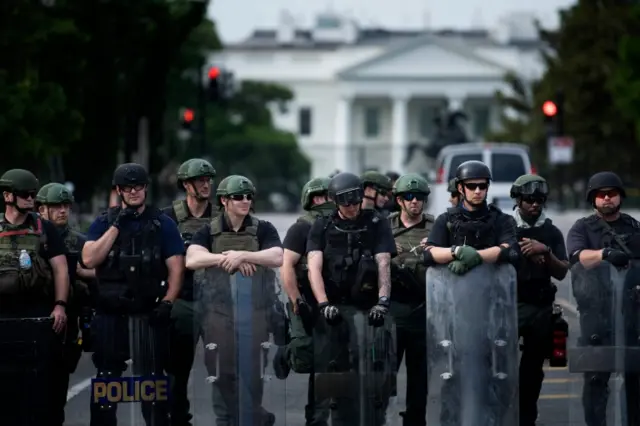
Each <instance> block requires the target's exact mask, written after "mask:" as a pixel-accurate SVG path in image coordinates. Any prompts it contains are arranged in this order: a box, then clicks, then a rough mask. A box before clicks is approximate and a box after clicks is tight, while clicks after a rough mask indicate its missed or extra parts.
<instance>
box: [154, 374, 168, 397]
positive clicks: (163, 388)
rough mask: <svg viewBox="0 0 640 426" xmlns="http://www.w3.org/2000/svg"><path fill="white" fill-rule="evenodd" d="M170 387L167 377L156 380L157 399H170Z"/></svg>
mask: <svg viewBox="0 0 640 426" xmlns="http://www.w3.org/2000/svg"><path fill="white" fill-rule="evenodd" d="M168 387H169V383H168V382H167V380H165V379H160V380H157V381H156V396H157V401H167V400H168V399H169V397H168V395H167V388H168Z"/></svg>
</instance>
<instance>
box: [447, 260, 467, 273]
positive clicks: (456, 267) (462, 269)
mask: <svg viewBox="0 0 640 426" xmlns="http://www.w3.org/2000/svg"><path fill="white" fill-rule="evenodd" d="M447 268H449V270H450V271H451V272H453V273H454V274H456V275H464V274H466V273H467V272H469V268H467V265H465V264H464V263H462V261H461V260H453V261H451V262H449V264H448V265H447Z"/></svg>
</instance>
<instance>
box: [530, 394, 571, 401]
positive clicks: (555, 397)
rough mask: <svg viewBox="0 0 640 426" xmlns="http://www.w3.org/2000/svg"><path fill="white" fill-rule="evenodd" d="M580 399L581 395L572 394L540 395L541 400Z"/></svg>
mask: <svg viewBox="0 0 640 426" xmlns="http://www.w3.org/2000/svg"><path fill="white" fill-rule="evenodd" d="M576 398H580V395H576V394H571V393H554V394H549V395H540V398H539V399H552V400H553V399H576Z"/></svg>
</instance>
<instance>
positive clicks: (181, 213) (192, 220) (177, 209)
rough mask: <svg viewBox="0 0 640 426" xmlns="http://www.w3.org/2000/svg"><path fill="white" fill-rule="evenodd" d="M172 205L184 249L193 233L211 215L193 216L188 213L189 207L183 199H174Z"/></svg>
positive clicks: (208, 219)
mask: <svg viewBox="0 0 640 426" xmlns="http://www.w3.org/2000/svg"><path fill="white" fill-rule="evenodd" d="M172 207H173V212H174V214H175V215H176V219H177V220H178V229H179V230H180V235H181V236H182V240H183V241H184V246H185V249H186V248H187V247H188V246H189V244H190V243H191V239H192V238H193V235H194V234H195V233H196V232H198V230H199V229H200V228H202V227H203V226H204V225H206V224H207V223H209V222H210V221H211V217H209V216H202V217H193V216H192V215H190V214H189V207H188V206H187V202H186V201H184V200H177V201H174V202H173V205H172ZM211 211H212V212H213V207H212V208H211Z"/></svg>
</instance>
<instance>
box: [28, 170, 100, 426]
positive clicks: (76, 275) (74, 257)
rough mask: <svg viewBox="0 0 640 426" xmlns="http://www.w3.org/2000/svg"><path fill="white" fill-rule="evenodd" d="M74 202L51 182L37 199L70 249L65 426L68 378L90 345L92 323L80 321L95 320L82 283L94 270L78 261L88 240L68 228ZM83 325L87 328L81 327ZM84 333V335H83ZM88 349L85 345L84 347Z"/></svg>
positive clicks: (63, 381)
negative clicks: (83, 350)
mask: <svg viewBox="0 0 640 426" xmlns="http://www.w3.org/2000/svg"><path fill="white" fill-rule="evenodd" d="M73 202H74V199H73V194H72V193H71V191H69V189H68V188H67V187H66V186H64V185H63V184H61V183H48V184H46V185H44V186H43V187H42V188H40V191H38V195H37V196H36V204H37V206H38V212H39V213H40V216H41V217H42V218H43V219H45V220H48V221H50V222H52V223H53V224H54V225H55V226H56V228H57V230H58V232H59V233H60V236H61V237H62V240H63V241H64V244H65V247H66V248H67V265H68V267H69V280H70V288H71V294H70V297H69V301H68V302H69V303H68V306H67V317H68V321H67V330H66V333H65V334H66V339H65V342H64V365H65V366H66V368H59V369H58V373H59V375H60V377H59V380H60V388H59V392H58V393H57V394H56V395H54V397H56V398H59V410H58V413H59V423H58V425H60V426H62V424H64V407H65V405H66V402H67V388H68V387H69V376H70V374H72V373H73V372H75V371H76V368H77V366H78V362H79V360H80V356H81V355H82V348H83V345H84V342H85V341H86V342H90V329H89V328H88V326H89V325H90V323H89V324H85V323H83V324H81V322H80V319H81V318H83V319H85V321H86V319H87V318H92V316H93V315H92V307H91V299H90V296H89V285H88V284H87V283H86V282H83V281H81V280H86V281H91V280H93V279H94V278H95V271H94V270H93V269H85V268H83V267H82V266H81V265H80V264H79V262H78V260H79V254H80V252H81V251H82V246H83V245H84V243H85V241H86V237H85V236H84V235H83V234H82V233H80V232H78V231H76V230H74V229H71V227H70V226H69V213H70V212H71V206H72V204H73ZM81 325H84V326H85V327H81ZM80 330H82V336H81V335H80ZM85 347H86V346H85Z"/></svg>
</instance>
